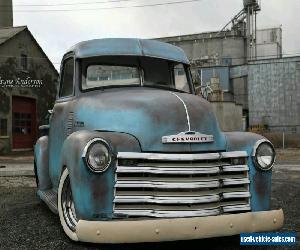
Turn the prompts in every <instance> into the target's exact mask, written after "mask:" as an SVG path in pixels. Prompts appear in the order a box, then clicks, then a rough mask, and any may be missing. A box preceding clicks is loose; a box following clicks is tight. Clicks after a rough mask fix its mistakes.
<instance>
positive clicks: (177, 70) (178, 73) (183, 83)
mask: <svg viewBox="0 0 300 250" xmlns="http://www.w3.org/2000/svg"><path fill="white" fill-rule="evenodd" d="M174 84H175V88H176V89H179V90H182V91H185V92H190V86H189V82H188V79H187V76H186V71H185V68H184V66H183V64H181V63H180V64H176V65H175V66H174Z"/></svg>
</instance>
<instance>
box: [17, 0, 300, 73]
mask: <svg viewBox="0 0 300 250" xmlns="http://www.w3.org/2000/svg"><path fill="white" fill-rule="evenodd" d="M111 1H113V2H111ZM180 1H185V0H148V1H147V0H121V1H120V0H75V1H71V0H48V1H47V0H44V1H40V0H31V1H28V0H13V4H14V26H20V25H27V26H28V28H29V30H30V31H31V32H32V34H33V35H34V37H35V38H36V40H37V41H38V43H39V44H40V45H41V47H42V48H43V50H44V51H45V53H46V54H47V55H48V57H49V58H50V60H51V61H52V62H53V63H54V64H55V67H56V68H59V64H60V61H61V58H62V56H63V54H64V53H65V52H66V50H67V49H68V48H70V47H71V46H72V45H74V44H76V43H77V42H80V41H84V40H89V39H95V38H104V37H138V38H156V37H165V36H173V35H185V34H193V33H200V32H207V31H218V30H220V29H221V28H222V27H223V26H224V25H225V24H226V23H227V22H228V21H229V20H230V19H231V18H232V17H233V16H234V15H235V14H237V13H238V12H239V11H240V10H241V9H242V8H243V1H242V0H197V1H195V0H194V1H190V2H185V3H180V4H172V5H170V4H169V5H159V6H152V7H130V6H137V5H138V6H140V5H145V4H146V5H149V4H156V3H165V2H168V3H170V2H180ZM95 2H98V3H97V4H96V3H95ZM74 3H76V4H75V5H74ZM77 3H81V4H77ZM28 4H31V5H39V4H48V5H52V6H24V5H28ZM55 4H56V5H57V4H66V5H63V6H53V5H55ZM68 4H72V5H68ZM120 7H122V8H120ZM123 7H126V8H123ZM261 7H262V10H261V12H260V13H259V15H258V28H270V27H279V26H280V25H281V26H282V29H283V54H289V55H290V54H295V53H300V32H299V31H300V18H299V14H300V1H299V0H261ZM112 8H113V9H112ZM82 9H88V10H82ZM24 10H26V12H24ZM39 10H43V12H40V11H39ZM49 10H59V11H49ZM70 10H76V11H70ZM32 11H35V12H32Z"/></svg>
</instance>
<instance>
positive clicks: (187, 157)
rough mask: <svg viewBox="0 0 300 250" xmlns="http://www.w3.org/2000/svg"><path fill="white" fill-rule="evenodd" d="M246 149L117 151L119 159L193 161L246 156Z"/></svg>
mask: <svg viewBox="0 0 300 250" xmlns="http://www.w3.org/2000/svg"><path fill="white" fill-rule="evenodd" d="M247 156H248V155H247V152H246V151H233V152H222V153H207V154H161V153H136V152H119V153H118V158H119V159H145V160H169V161H194V160H219V159H222V158H234V157H236V158H237V157H247Z"/></svg>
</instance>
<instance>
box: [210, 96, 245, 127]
mask: <svg viewBox="0 0 300 250" xmlns="http://www.w3.org/2000/svg"><path fill="white" fill-rule="evenodd" d="M211 104H212V107H213V110H214V112H215V114H216V116H217V119H218V122H219V126H220V128H221V130H222V131H224V132H230V131H243V108H242V106H241V105H236V104H235V103H234V102H211Z"/></svg>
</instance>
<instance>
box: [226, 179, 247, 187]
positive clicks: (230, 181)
mask: <svg viewBox="0 0 300 250" xmlns="http://www.w3.org/2000/svg"><path fill="white" fill-rule="evenodd" d="M222 181H223V185H224V186H229V185H242V184H249V183H250V181H249V179H248V178H229V179H223V180H222Z"/></svg>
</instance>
